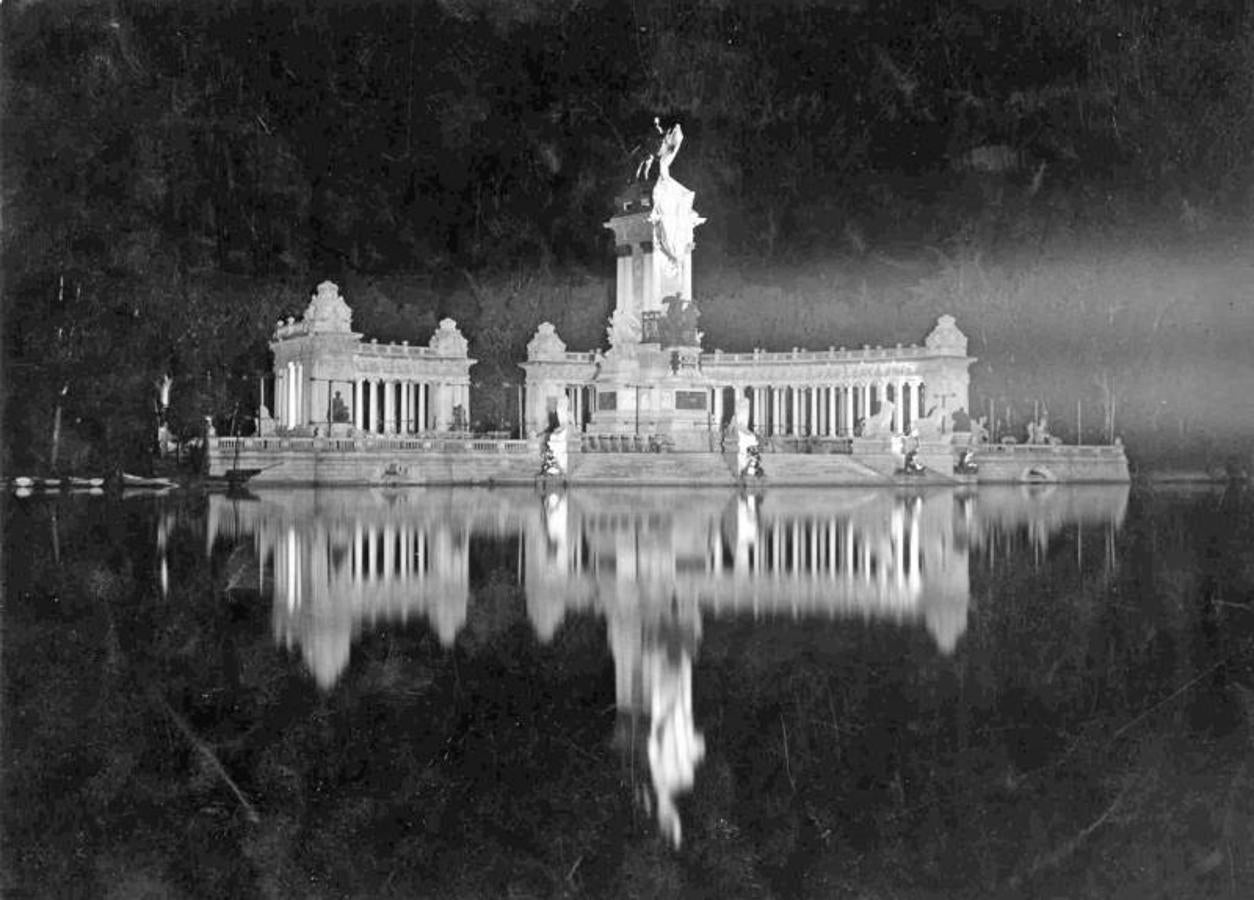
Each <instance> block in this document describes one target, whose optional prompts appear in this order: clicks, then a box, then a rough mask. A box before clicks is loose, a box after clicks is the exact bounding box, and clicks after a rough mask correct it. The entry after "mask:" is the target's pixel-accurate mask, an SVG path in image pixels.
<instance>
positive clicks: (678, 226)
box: [645, 119, 705, 284]
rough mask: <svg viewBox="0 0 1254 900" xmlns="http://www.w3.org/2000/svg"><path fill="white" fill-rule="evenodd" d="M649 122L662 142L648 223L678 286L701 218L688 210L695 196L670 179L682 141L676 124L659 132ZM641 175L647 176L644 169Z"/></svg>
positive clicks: (660, 128)
mask: <svg viewBox="0 0 1254 900" xmlns="http://www.w3.org/2000/svg"><path fill="white" fill-rule="evenodd" d="M653 123H654V126H655V127H656V128H657V130H658V132H659V133H660V134H661V135H662V143H661V146H660V147H659V148H658V151H657V154H656V155H655V158H656V160H657V166H658V176H657V182H656V183H655V184H654V185H653V211H652V212H651V213H650V214H649V221H650V222H652V223H653V235H654V243H655V245H656V247H657V248H658V249H659V250H661V251H662V255H663V256H665V257H666V261H667V263H668V264H669V268H670V273H669V274H670V275H671V276H672V277H674V278H680V279H681V284H682V278H681V275H682V270H683V265H684V261H685V260H686V259H687V256H688V254H689V253H691V251H692V243H693V231H694V230H695V229H696V227H697V226H698V225H700V224H701V223H702V222H704V221H705V219H703V218H702V217H701V216H699V215H697V214H696V212H695V211H694V210H693V208H692V201H693V198H694V197H695V196H696V195H695V194H694V193H693V192H692V191H690V190H689V189H688V188H686V187H684V186H683V185H682V184H680V183H679V182H678V181H676V180H675V179H674V178H672V177H671V163H672V162H673V161H674V159H675V156H676V155H677V154H678V153H679V147H680V145H681V144H683V142H684V132H683V129H682V128H680V127H679V124H678V123H676V124H674V125H672V126H671V128H670V130H669V131H665V132H663V131H662V125H661V123H660V122H659V121H658V120H657V119H654V120H653ZM645 173H646V175H647V174H648V169H647V168H646V169H645Z"/></svg>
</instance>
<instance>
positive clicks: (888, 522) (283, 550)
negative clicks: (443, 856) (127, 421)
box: [158, 486, 1128, 844]
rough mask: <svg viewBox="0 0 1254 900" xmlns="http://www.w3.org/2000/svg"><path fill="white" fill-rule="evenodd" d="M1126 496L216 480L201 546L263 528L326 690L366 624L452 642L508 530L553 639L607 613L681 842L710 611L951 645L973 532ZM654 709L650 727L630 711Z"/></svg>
mask: <svg viewBox="0 0 1254 900" xmlns="http://www.w3.org/2000/svg"><path fill="white" fill-rule="evenodd" d="M1127 502H1128V489H1127V487H1126V486H1110V487H1098V488H1093V487H1085V488H1064V487H1052V486H1051V487H1047V488H1044V489H1041V488H1035V487H1034V488H1026V487H1025V488H1017V487H1012V488H996V489H987V488H986V489H981V490H980V491H978V492H959V491H955V490H946V489H935V490H926V491H921V492H913V493H897V492H893V491H874V490H866V491H861V490H842V491H813V490H810V491H801V490H786V489H782V490H771V491H770V492H767V493H763V494H753V493H742V494H733V495H729V494H727V493H725V492H721V491H666V492H657V491H644V490H580V491H571V492H569V493H566V492H548V493H535V492H530V491H491V490H478V489H454V490H423V489H417V490H322V491H291V490H289V491H265V492H262V491H258V492H257V493H256V494H254V495H250V496H249V497H245V498H235V497H227V496H222V495H214V496H211V497H210V498H209V509H208V527H207V547H206V549H207V550H208V551H212V548H213V545H214V543H215V542H216V541H217V540H218V539H220V538H221V539H226V540H229V541H232V542H236V543H239V542H244V541H246V540H247V539H249V538H251V544H252V547H253V552H254V557H255V558H254V559H252V560H250V561H249V566H250V567H251V568H253V570H254V572H255V578H256V586H257V587H258V588H259V589H261V590H263V591H272V598H273V612H272V621H273V628H274V634H275V638H276V640H277V641H279V642H280V643H282V644H283V645H285V646H286V647H288V648H290V649H293V650H297V649H298V650H299V652H300V654H301V656H302V657H303V659H304V661H305V664H306V666H307V667H308V669H309V671H310V672H311V673H312V675H313V677H314V679H315V680H316V681H317V683H318V684H319V685H320V687H322V688H323V689H324V690H330V689H331V688H332V687H334V685H335V683H336V681H337V680H338V679H339V678H340V677H341V675H342V674H343V672H344V671H345V669H346V668H347V666H348V664H349V660H350V657H351V654H352V647H353V643H354V641H355V640H356V639H358V638H359V637H360V635H361V634H362V632H363V631H366V630H369V629H372V628H374V627H376V626H378V625H380V624H383V623H388V622H393V621H400V622H406V621H409V620H411V619H419V618H425V620H426V621H427V622H428V624H429V626H430V627H431V629H432V630H433V631H434V632H435V633H436V634H437V635H438V636H439V638H440V640H441V642H442V643H443V644H444V645H445V646H451V645H452V644H453V643H454V642H455V641H456V639H457V635H458V632H459V631H460V630H461V628H462V627H463V626H464V625H465V623H466V618H467V607H468V603H469V599H470V577H471V565H472V560H471V551H470V544H471V539H472V538H487V539H501V540H514V541H516V542H517V544H518V546H519V553H518V558H517V564H516V572H515V577H516V578H517V580H518V581H519V582H520V583H521V584H522V585H523V587H524V590H525V596H526V605H527V615H528V618H529V620H530V622H531V624H532V627H533V628H534V629H535V632H536V634H537V636H538V637H539V639H540V640H541V641H544V642H548V641H550V640H551V639H552V638H553V636H554V635H555V634H556V632H557V630H558V628H559V627H560V626H561V623H562V622H563V620H564V619H565V618H566V616H567V615H568V614H593V615H601V616H603V617H604V618H605V620H606V625H607V637H608V644H609V648H610V652H611V654H612V656H613V660H614V667H615V681H616V695H617V706H618V711H619V719H620V727H619V734H620V743H621V744H625V745H626V747H625V750H626V752H629V753H635V752H637V749H638V748H637V747H636V746H635V743H636V741H635V739H634V738H628V737H626V735H635V734H644V735H646V737H645V744H646V747H645V752H646V754H647V758H648V761H649V768H650V774H651V778H652V783H653V796H652V798H650V800H651V802H656V807H657V809H656V813H657V818H658V824H659V827H660V828H661V830H662V831H663V833H665V834H666V835H668V836H669V837H670V839H671V840H672V841H673V842H674V843H676V844H678V843H679V841H680V835H681V826H680V821H679V815H678V812H677V809H676V805H675V803H676V798H677V797H678V796H679V795H680V794H682V793H683V792H685V791H687V790H689V789H690V788H691V787H692V785H693V781H694V778H695V773H696V769H697V767H698V766H699V765H700V763H701V761H702V759H703V758H704V755H705V742H704V737H703V735H702V733H701V731H700V729H699V728H698V727H697V723H696V722H695V721H694V718H693V712H692V679H693V658H694V656H695V654H696V651H697V647H698V645H699V642H700V637H701V626H702V620H703V618H705V617H709V616H713V617H720V616H753V617H755V618H767V619H770V618H779V617H788V618H791V619H793V620H800V619H804V618H808V617H828V618H835V617H860V618H863V619H868V620H875V621H880V622H883V623H885V624H887V625H891V626H892V627H899V628H925V629H926V630H927V632H928V633H929V634H930V635H931V637H932V640H933V641H934V643H935V645H936V649H937V652H938V653H940V654H943V655H948V654H951V653H953V652H954V651H955V648H957V647H958V646H959V643H960V641H961V639H962V636H963V634H964V633H965V631H966V627H967V616H968V606H969V603H970V580H969V579H970V575H969V552H970V550H971V549H972V548H975V547H981V546H987V547H989V549H990V552H991V551H993V550H994V549H995V548H996V546H997V536H998V535H999V534H1005V533H1008V532H1009V533H1016V532H1021V531H1024V530H1026V532H1027V535H1028V538H1029V542H1030V545H1031V546H1032V548H1033V551H1034V552H1035V553H1038V554H1044V553H1045V552H1047V551H1048V548H1049V543H1050V541H1051V540H1052V539H1053V538H1054V537H1055V536H1057V535H1058V534H1060V533H1061V532H1062V531H1063V530H1064V529H1067V528H1071V527H1076V526H1078V527H1080V528H1085V527H1089V528H1095V529H1097V528H1100V529H1104V530H1105V531H1106V533H1107V534H1108V535H1111V534H1113V532H1114V530H1115V529H1117V528H1118V527H1119V526H1120V525H1121V524H1122V523H1123V520H1124V516H1125V513H1126V509H1127ZM166 530H167V529H165V528H159V529H158V550H159V558H160V565H161V567H162V581H163V583H164V582H165V578H166V576H165V571H166V568H165V566H166V563H165V558H164V553H163V551H164V548H165V544H166V541H165V539H164V535H165V534H166ZM1113 544H1114V542H1113V540H1108V541H1107V547H1108V552H1110V548H1112V547H1113ZM1076 546H1077V548H1080V547H1082V546H1083V542H1077V543H1076ZM236 577H237V579H240V578H242V579H250V578H251V577H252V576H251V575H249V574H244V573H240V574H238V575H237V576H236ZM644 719H647V721H648V725H647V732H646V731H645V729H644V727H640V728H637V727H636V724H637V721H638V720H644Z"/></svg>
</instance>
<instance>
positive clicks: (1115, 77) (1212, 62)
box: [0, 0, 1254, 463]
mask: <svg viewBox="0 0 1254 900" xmlns="http://www.w3.org/2000/svg"><path fill="white" fill-rule="evenodd" d="M1246 7H1247V5H1246V4H1245V3H1244V2H1238V0H1228V2H1191V3H1144V2H1109V3H1100V4H1097V3H1088V2H1079V0H1065V2H1064V0H1057V2H1055V0H965V2H959V0H953V2H929V3H918V2H884V3H875V2H870V0H865V2H856V0H843V2H842V0H764V2H751V3H731V2H654V0H635V2H623V3H618V2H597V0H589V2H579V0H561V2H559V0H532V2H513V0H482V2H474V0H465V2H457V0H445V2H414V3H401V2H388V3H350V2H342V3H319V2H306V3H295V2H282V3H279V2H222V3H211V4H201V3H176V2H161V0H114V2H111V3H104V2H92V3H88V2H75V0H25V2H21V0H9V2H6V3H4V4H3V6H2V7H0V23H2V26H3V41H4V46H3V55H4V59H3V64H4V76H5V78H4V86H5V92H4V133H3V136H4V144H3V154H4V155H3V162H4V169H3V176H4V190H5V194H4V201H5V221H4V239H5V244H4V253H5V258H4V273H5V280H4V308H5V335H4V338H5V341H4V350H5V373H6V377H5V390H6V409H5V424H6V427H5V434H6V440H5V462H6V463H12V462H15V461H23V462H25V461H28V460H29V461H32V462H37V461H39V459H40V458H41V456H40V455H41V454H42V453H45V452H46V448H44V449H40V448H42V447H43V438H42V435H43V433H44V432H46V429H47V417H48V412H47V411H48V410H49V409H50V408H52V406H53V405H55V403H56V398H57V397H58V396H62V397H64V398H65V399H64V403H65V404H66V408H67V411H68V412H69V413H70V419H71V420H72V421H73V423H74V425H75V429H76V434H77V437H78V439H79V440H80V441H81V443H82V447H83V448H84V449H83V450H82V452H84V453H91V452H101V448H107V449H106V450H105V451H103V452H106V453H107V454H110V455H112V456H118V455H125V454H126V453H130V452H133V451H134V444H135V441H136V440H137V438H135V437H134V436H133V435H134V434H137V433H140V432H142V431H143V430H144V428H146V417H147V415H148V410H149V407H150V405H151V393H152V389H151V384H152V382H153V381H154V379H156V378H158V377H160V376H161V375H162V374H164V373H166V372H170V373H172V374H173V376H174V377H175V379H176V390H175V406H176V407H177V409H176V413H177V416H178V417H179V418H180V421H182V422H183V423H184V425H185V426H186V427H187V428H191V427H193V423H196V422H198V421H200V417H201V416H203V415H205V414H209V415H216V416H222V415H226V414H228V413H229V412H230V410H231V409H232V408H233V407H234V405H235V404H236V403H241V404H243V405H244V406H245V407H247V406H248V405H249V404H252V403H255V400H256V398H255V395H254V394H253V393H250V391H255V385H253V382H254V381H255V379H254V378H253V376H254V375H255V374H256V373H257V372H259V371H263V370H264V369H265V368H266V367H267V365H268V362H267V358H266V352H265V347H266V340H267V338H268V336H269V331H270V329H271V328H272V327H273V322H274V320H275V319H276V318H277V317H278V315H281V314H288V313H294V312H299V311H300V310H301V309H303V307H304V305H305V303H306V302H307V299H308V295H309V293H310V291H311V290H312V287H313V285H315V284H316V283H317V282H319V281H321V280H323V279H325V278H332V279H335V280H336V281H338V282H339V283H340V284H341V286H342V288H343V290H344V293H345V296H346V297H347V298H348V300H349V302H350V303H351V304H352V305H353V306H354V310H355V313H356V316H357V318H356V319H355V325H356V326H357V327H358V328H359V329H361V330H365V331H367V333H368V334H378V335H380V336H382V337H383V338H384V339H392V338H395V339H400V338H409V339H413V340H420V341H423V340H425V339H426V337H428V336H429V331H430V329H431V327H432V326H433V323H434V322H435V321H436V318H437V317H438V316H440V315H446V314H451V315H454V316H455V317H456V318H457V319H458V321H459V323H460V324H461V325H462V327H463V329H464V330H465V332H466V333H467V335H468V336H469V337H470V338H471V341H472V355H475V356H477V357H478V358H480V359H483V360H485V368H484V372H485V373H486V374H483V377H482V379H481V380H482V381H483V382H484V383H488V382H495V383H500V381H501V380H502V379H509V378H513V379H517V377H518V373H517V370H516V368H515V367H514V363H516V362H517V361H518V359H520V358H521V357H522V352H521V351H522V347H524V346H525V343H526V340H527V339H528V338H529V337H530V335H531V333H532V332H534V329H535V326H536V325H537V324H538V323H539V322H540V321H542V320H545V319H547V320H550V321H553V322H555V323H556V324H557V325H558V328H559V331H560V332H561V333H562V335H563V337H564V338H565V339H566V340H567V342H568V343H569V344H571V345H572V346H573V347H591V346H596V345H597V344H599V343H600V342H602V341H603V335H604V322H605V317H606V316H607V315H608V313H609V311H610V308H611V306H610V303H611V299H610V292H611V290H612V284H611V282H610V279H611V275H612V247H611V239H610V236H609V233H608V232H607V231H605V230H604V229H603V228H602V227H601V224H602V223H603V222H604V221H605V220H606V219H607V218H608V216H609V213H610V210H611V208H612V201H613V197H614V195H615V194H616V193H617V192H619V191H621V190H622V189H623V188H624V187H625V186H626V185H627V184H628V183H629V181H630V178H631V175H632V173H633V172H634V171H635V169H636V165H637V164H638V162H639V161H640V159H641V157H642V154H644V153H647V152H648V151H650V150H652V149H653V147H654V146H655V140H656V133H655V132H654V130H653V124H652V123H653V119H654V117H655V116H656V117H660V119H661V121H662V122H663V123H664V124H669V123H671V122H680V123H682V125H683V128H684V132H685V136H686V137H685V142H684V146H683V149H682V151H681V153H680V155H679V157H678V160H677V161H676V163H675V167H674V170H673V171H674V174H675V176H676V177H677V178H678V179H679V180H680V181H681V182H683V183H684V184H686V185H687V186H689V187H691V188H692V189H694V190H695V191H696V194H697V200H696V206H697V209H698V210H699V212H701V214H703V215H705V216H706V217H707V218H708V219H709V222H708V223H707V224H706V225H704V226H703V227H702V228H701V229H700V230H699V232H698V235H697V250H696V258H695V266H696V285H695V293H696V299H697V302H698V303H699V304H700V306H701V309H702V316H703V319H702V325H703V328H704V330H705V331H706V335H707V338H706V344H707V346H722V347H726V348H728V349H740V348H744V347H748V346H755V345H757V346H765V347H768V348H776V349H778V348H781V347H784V348H786V347H790V346H795V345H802V346H805V345H815V346H828V345H833V344H835V345H839V344H850V345H854V344H858V343H862V342H863V341H869V342H872V343H880V342H883V343H885V344H889V343H893V342H896V341H898V340H901V341H915V340H919V339H920V338H921V337H922V336H923V334H924V333H926V331H927V329H928V328H929V327H930V325H931V323H932V321H934V318H935V316H936V315H937V314H939V313H940V312H952V313H954V314H955V315H957V316H958V318H959V324H960V325H961V326H962V327H963V328H964V330H966V331H967V333H968V335H970V336H971V338H972V348H971V352H972V353H973V355H976V356H979V357H980V360H981V361H980V363H978V364H977V366H976V367H975V369H974V370H973V378H974V388H975V396H973V405H975V406H976V407H977V408H981V409H982V408H983V407H984V405H985V404H987V403H989V402H992V403H993V404H994V405H995V408H996V409H997V410H998V415H999V416H1000V415H1002V413H1001V410H1003V409H1004V410H1005V417H1006V419H1007V424H1008V425H1021V424H1022V421H1024V420H1025V418H1026V416H1027V413H1028V412H1030V411H1031V409H1032V408H1033V406H1034V405H1035V404H1039V403H1044V404H1046V405H1050V406H1051V407H1052V408H1054V409H1055V410H1074V409H1075V408H1076V406H1077V404H1080V405H1082V406H1086V407H1088V408H1089V410H1090V412H1088V413H1086V417H1087V418H1088V420H1089V421H1090V422H1092V423H1094V425H1097V424H1098V423H1102V422H1104V421H1106V417H1107V415H1108V414H1110V413H1112V411H1113V419H1114V430H1115V431H1117V432H1118V433H1120V434H1125V435H1126V437H1127V439H1128V442H1129V444H1130V446H1131V447H1133V454H1134V455H1135V454H1136V452H1137V451H1136V448H1137V447H1140V448H1141V451H1140V452H1141V453H1142V456H1143V458H1145V459H1146V460H1149V461H1153V460H1157V459H1162V460H1167V459H1171V460H1177V459H1179V458H1181V457H1182V456H1183V457H1184V458H1188V457H1189V455H1190V454H1194V455H1197V454H1202V453H1204V454H1206V455H1207V458H1208V460H1210V458H1211V457H1214V459H1216V460H1217V459H1219V458H1221V457H1225V456H1228V455H1231V454H1233V453H1244V454H1245V456H1246V458H1248V456H1249V452H1248V449H1247V445H1246V444H1245V443H1244V441H1245V430H1246V428H1248V422H1249V421H1251V420H1254V408H1252V406H1251V403H1252V401H1250V400H1249V399H1248V396H1249V394H1250V392H1249V390H1248V388H1247V385H1251V384H1252V383H1254V373H1252V371H1251V368H1250V363H1249V357H1248V352H1247V351H1246V350H1245V348H1246V347H1247V346H1248V345H1249V339H1250V338H1251V337H1254V313H1251V312H1250V311H1249V310H1250V304H1249V300H1250V294H1251V290H1252V288H1251V285H1254V279H1252V278H1251V275H1252V274H1254V272H1251V268H1250V265H1249V260H1250V258H1251V257H1250V252H1249V251H1250V249H1251V247H1250V241H1249V239H1248V233H1247V230H1246V223H1247V222H1248V219H1249V213H1250V211H1251V210H1250V206H1251V202H1252V201H1254V193H1252V192H1251V188H1252V187H1254V184H1252V178H1254V160H1252V159H1251V150H1250V148H1251V147H1254V18H1252V16H1254V12H1251V11H1250V10H1249V9H1247V8H1246ZM477 372H478V370H477ZM481 374H482V373H481ZM63 389H64V390H63ZM474 402H475V404H476V405H477V406H478V407H479V408H481V409H483V410H485V411H486V412H485V415H488V416H489V417H490V416H491V414H492V410H493V408H494V407H493V402H494V401H493V397H492V396H491V394H490V392H489V393H486V394H484V395H483V396H482V397H480V398H478V399H477V400H476V401H474ZM105 409H107V410H109V411H110V414H109V415H104V414H103V413H102V410H105ZM1067 415H1068V416H1070V417H1072V418H1074V416H1072V415H1071V414H1070V413H1068V414H1067ZM492 424H493V423H492V422H490V421H486V422H485V425H488V426H491V425H492ZM10 436H19V437H18V438H17V439H16V440H15V439H13V438H11V437H10ZM1089 437H1090V439H1096V437H1097V435H1096V434H1093V435H1089ZM1133 438H1135V442H1134V441H1133ZM1198 458H1200V456H1199V457H1198Z"/></svg>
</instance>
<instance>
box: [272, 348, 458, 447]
mask: <svg viewBox="0 0 1254 900" xmlns="http://www.w3.org/2000/svg"><path fill="white" fill-rule="evenodd" d="M274 393H275V402H276V407H277V408H276V409H275V418H276V419H277V422H278V424H279V425H280V426H282V427H284V428H295V427H298V426H301V425H308V424H318V423H335V422H337V421H341V422H345V423H351V424H352V425H353V426H354V427H355V428H356V429H357V430H358V431H361V432H365V433H368V434H382V435H387V434H417V433H420V432H424V431H447V430H449V429H450V428H451V427H453V425H454V424H455V423H454V418H455V410H456V409H457V407H459V406H460V407H461V409H462V419H461V422H460V425H461V426H462V428H463V429H465V428H468V427H469V422H468V421H467V419H466V416H467V410H469V408H470V385H469V384H468V383H456V382H443V381H417V380H411V379H408V378H357V379H334V378H333V379H327V380H322V379H314V378H309V377H306V374H305V367H304V363H302V362H300V361H298V360H289V361H288V362H287V364H286V365H285V366H284V367H283V368H282V369H280V370H279V371H278V372H276V373H275V391H274ZM337 414H338V416H337Z"/></svg>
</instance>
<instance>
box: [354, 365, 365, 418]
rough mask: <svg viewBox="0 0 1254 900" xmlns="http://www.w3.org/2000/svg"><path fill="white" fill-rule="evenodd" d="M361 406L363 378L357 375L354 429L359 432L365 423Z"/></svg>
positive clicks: (355, 380) (355, 378) (355, 379)
mask: <svg viewBox="0 0 1254 900" xmlns="http://www.w3.org/2000/svg"><path fill="white" fill-rule="evenodd" d="M361 404H362V398H361V376H360V375H357V376H354V377H353V427H354V428H356V429H357V430H358V431H361V427H362V424H363V423H364V422H365V417H364V416H363V415H362V413H363V412H364V410H363V409H362V408H361Z"/></svg>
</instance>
